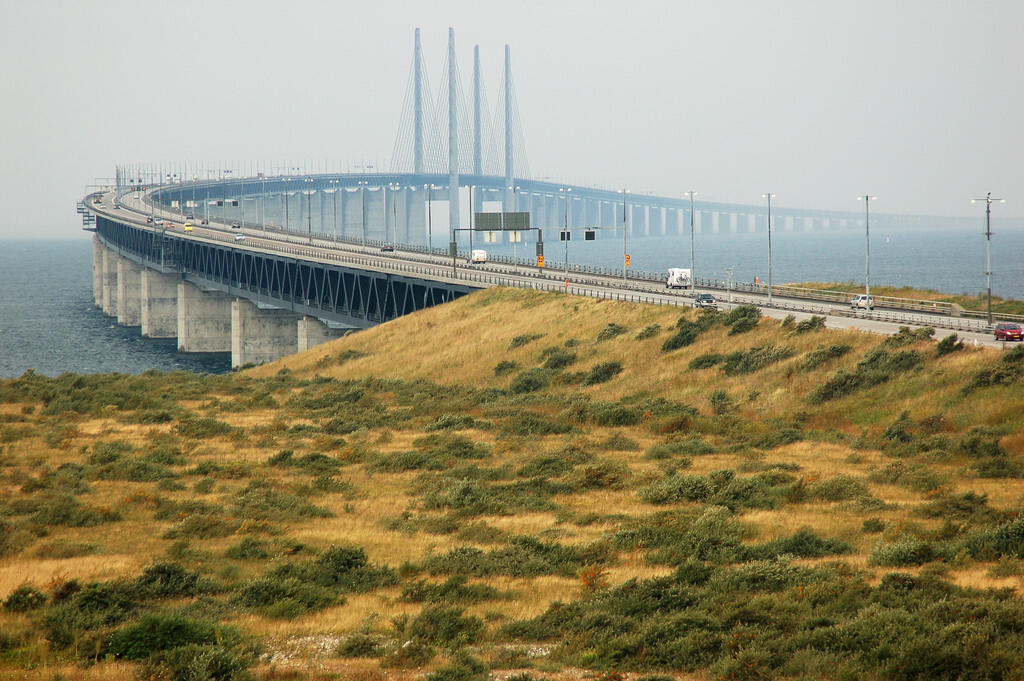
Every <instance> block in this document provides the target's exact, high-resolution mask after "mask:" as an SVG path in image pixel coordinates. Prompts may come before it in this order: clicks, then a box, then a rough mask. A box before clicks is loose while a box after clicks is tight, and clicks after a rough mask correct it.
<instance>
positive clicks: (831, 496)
mask: <svg viewBox="0 0 1024 681" xmlns="http://www.w3.org/2000/svg"><path fill="white" fill-rule="evenodd" d="M810 494H811V496H813V497H815V498H817V499H821V500H823V501H848V500H850V499H856V498H857V497H863V496H867V494H868V486H867V483H865V482H864V481H863V480H861V479H860V478H855V477H853V476H851V475H846V474H840V475H835V476H832V477H831V478H826V479H824V480H821V481H819V482H816V483H814V484H813V485H811V488H810Z"/></svg>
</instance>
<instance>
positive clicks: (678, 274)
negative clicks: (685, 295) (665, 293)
mask: <svg viewBox="0 0 1024 681" xmlns="http://www.w3.org/2000/svg"><path fill="white" fill-rule="evenodd" d="M692 285H693V282H692V281H690V270H689V269H683V268H681V267H670V268H669V270H668V276H667V277H666V278H665V288H690V287H691V286H692Z"/></svg>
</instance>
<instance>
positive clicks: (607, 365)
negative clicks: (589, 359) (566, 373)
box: [583, 362, 622, 385]
mask: <svg viewBox="0 0 1024 681" xmlns="http://www.w3.org/2000/svg"><path fill="white" fill-rule="evenodd" d="M620 373H622V363H621V362H601V363H599V364H595V365H594V366H593V367H591V369H590V371H589V372H588V373H587V375H586V377H585V378H584V379H583V385H596V384H598V383H606V382H607V381H610V380H612V379H613V378H615V377H616V376H617V375H619V374H620Z"/></svg>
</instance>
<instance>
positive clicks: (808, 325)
mask: <svg viewBox="0 0 1024 681" xmlns="http://www.w3.org/2000/svg"><path fill="white" fill-rule="evenodd" d="M824 328H825V318H824V317H821V316H819V315H811V316H810V317H808V318H807V319H804V320H802V321H800V322H798V323H797V325H796V326H795V327H794V328H793V332H794V333H810V332H811V331H820V330H822V329H824Z"/></svg>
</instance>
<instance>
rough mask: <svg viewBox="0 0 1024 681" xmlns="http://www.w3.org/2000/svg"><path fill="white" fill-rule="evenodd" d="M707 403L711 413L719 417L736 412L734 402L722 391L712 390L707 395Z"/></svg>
mask: <svg viewBox="0 0 1024 681" xmlns="http://www.w3.org/2000/svg"><path fill="white" fill-rule="evenodd" d="M708 402H710V403H711V411H713V412H714V413H715V414H717V415H719V416H723V415H725V414H731V413H732V412H734V411H736V402H735V401H734V400H733V399H732V397H730V396H729V393H727V392H726V391H725V390H722V389H718V390H713V391H712V392H711V394H710V395H708Z"/></svg>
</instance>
